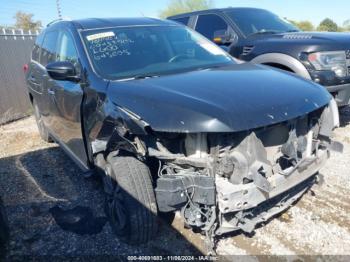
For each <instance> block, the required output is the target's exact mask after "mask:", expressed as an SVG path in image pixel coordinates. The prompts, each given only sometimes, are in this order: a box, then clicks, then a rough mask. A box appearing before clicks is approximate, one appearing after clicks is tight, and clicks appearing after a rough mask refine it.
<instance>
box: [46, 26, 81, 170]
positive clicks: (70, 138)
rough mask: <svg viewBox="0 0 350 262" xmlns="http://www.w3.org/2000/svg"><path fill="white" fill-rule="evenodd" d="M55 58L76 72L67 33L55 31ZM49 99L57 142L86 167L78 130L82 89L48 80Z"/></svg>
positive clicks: (78, 70) (76, 66)
mask: <svg viewBox="0 0 350 262" xmlns="http://www.w3.org/2000/svg"><path fill="white" fill-rule="evenodd" d="M56 53H57V56H56V61H68V62H71V63H72V64H73V65H74V66H75V68H76V71H77V73H78V74H80V72H81V65H80V63H79V59H78V55H77V51H76V47H75V43H74V39H73V37H72V35H71V34H70V32H68V31H65V30H62V31H60V32H59V36H58V42H57V49H56ZM48 93H49V96H50V100H51V105H50V118H51V119H52V123H51V129H52V133H53V134H54V136H56V137H57V138H58V139H59V140H60V142H61V145H62V146H63V147H64V149H65V150H66V151H68V153H70V154H71V155H72V156H73V157H74V158H75V160H77V163H78V164H79V165H80V166H81V167H82V168H87V166H88V164H87V162H88V161H87V154H86V151H85V144H84V139H83V133H82V119H81V103H82V99H83V90H82V87H81V84H80V83H76V82H72V81H59V80H53V79H51V81H50V83H49V84H48Z"/></svg>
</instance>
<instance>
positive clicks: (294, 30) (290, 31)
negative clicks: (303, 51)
mask: <svg viewBox="0 0 350 262" xmlns="http://www.w3.org/2000/svg"><path fill="white" fill-rule="evenodd" d="M286 32H287V33H293V32H300V31H299V30H296V29H293V30H288V31H286Z"/></svg>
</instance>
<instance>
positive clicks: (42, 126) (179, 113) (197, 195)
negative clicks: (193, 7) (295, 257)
mask: <svg viewBox="0 0 350 262" xmlns="http://www.w3.org/2000/svg"><path fill="white" fill-rule="evenodd" d="M26 78H27V84H28V91H29V97H30V100H31V102H32V104H33V107H34V112H35V117H36V120H37V124H38V128H39V131H40V135H41V137H42V138H43V139H44V140H46V141H50V140H54V141H56V142H58V143H59V144H60V145H61V147H62V149H63V150H64V151H66V152H67V154H68V155H70V156H71V157H72V159H73V160H75V162H76V163H77V164H78V165H79V166H80V167H81V168H82V169H84V170H87V171H90V172H94V173H96V174H99V175H101V177H102V178H103V182H104V183H103V184H104V191H105V192H106V212H107V214H108V217H109V219H110V224H111V226H112V228H113V229H114V231H115V233H116V234H117V235H118V236H119V237H120V238H121V239H123V240H125V241H127V242H129V243H142V242H146V241H148V240H149V239H151V238H152V237H154V236H155V234H156V231H157V226H158V219H157V216H158V215H159V214H162V213H167V212H174V211H180V212H181V215H182V217H183V219H184V221H185V224H186V225H187V226H189V227H192V228H194V229H196V230H201V231H203V232H204V233H206V235H207V236H208V237H209V238H211V239H213V237H214V236H216V235H221V234H223V233H226V232H231V231H235V230H243V231H245V232H251V231H253V230H254V228H255V226H256V225H257V224H259V223H261V222H264V221H266V220H267V219H268V218H270V217H272V216H273V215H275V214H277V213H279V212H281V211H283V210H285V209H286V208H288V207H289V206H290V205H291V204H292V203H293V202H294V201H295V200H296V199H297V198H298V197H300V196H301V195H302V194H303V193H304V192H305V191H306V190H307V189H308V188H309V187H310V186H311V185H312V183H313V182H314V181H315V174H316V173H317V171H318V170H319V169H320V168H321V167H322V166H323V164H324V163H325V161H326V159H327V158H328V157H329V150H330V149H332V148H334V147H335V146H336V145H337V144H336V143H335V142H332V140H331V138H330V137H331V134H332V130H333V128H334V127H336V126H337V125H338V124H339V122H338V121H339V116H338V109H337V105H336V103H335V101H334V99H332V97H331V95H330V94H329V93H328V92H327V90H326V89H325V88H323V87H322V86H320V85H317V84H315V83H312V82H309V81H306V80H304V79H302V78H300V77H298V76H295V75H292V74H289V73H285V72H282V71H277V70H273V69H271V68H269V67H265V66H262V65H253V64H250V63H244V64H241V63H239V62H237V61H236V60H235V59H234V58H232V57H230V56H229V55H228V54H226V53H225V52H224V51H223V50H222V49H221V48H219V47H217V46H216V45H215V44H213V43H211V42H210V41H208V40H206V39H205V38H204V37H202V36H201V35H199V34H197V33H196V32H194V31H192V30H191V29H189V28H186V27H184V26H182V25H179V24H177V23H175V22H172V21H162V20H157V19H150V18H137V19H127V18H123V19H121V18H120V19H84V20H76V21H57V22H54V23H52V24H51V25H49V26H48V27H47V28H46V29H45V30H44V31H43V32H42V33H41V34H40V36H39V37H38V38H37V40H36V44H35V47H34V50H33V53H32V59H31V62H30V66H29V70H28V72H27V76H26Z"/></svg>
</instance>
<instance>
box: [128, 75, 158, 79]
mask: <svg viewBox="0 0 350 262" xmlns="http://www.w3.org/2000/svg"><path fill="white" fill-rule="evenodd" d="M152 77H159V75H135V76H133V77H131V78H132V79H146V78H152Z"/></svg>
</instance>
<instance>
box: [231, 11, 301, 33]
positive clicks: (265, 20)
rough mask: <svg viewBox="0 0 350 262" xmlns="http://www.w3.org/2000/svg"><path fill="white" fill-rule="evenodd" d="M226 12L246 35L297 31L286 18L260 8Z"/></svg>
mask: <svg viewBox="0 0 350 262" xmlns="http://www.w3.org/2000/svg"><path fill="white" fill-rule="evenodd" d="M227 14H228V15H229V16H230V17H231V19H232V20H233V21H234V23H235V24H236V25H237V26H238V28H239V29H240V30H241V32H242V33H243V34H244V35H246V36H250V35H252V34H257V33H282V32H295V31H299V29H298V28H297V27H295V26H294V25H292V24H291V23H290V22H288V21H287V20H285V19H282V18H280V17H278V16H277V15H275V14H273V13H271V12H269V11H266V10H262V9H237V10H232V11H229V12H227Z"/></svg>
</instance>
